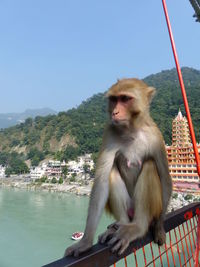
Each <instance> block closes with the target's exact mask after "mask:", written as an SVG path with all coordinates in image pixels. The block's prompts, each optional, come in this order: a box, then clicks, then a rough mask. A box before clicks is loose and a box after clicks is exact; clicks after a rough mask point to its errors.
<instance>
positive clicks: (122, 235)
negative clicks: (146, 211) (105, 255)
mask: <svg viewBox="0 0 200 267" xmlns="http://www.w3.org/2000/svg"><path fill="white" fill-rule="evenodd" d="M139 232H140V231H139V227H138V226H137V225H136V224H135V223H132V224H120V226H119V229H118V230H117V231H116V232H115V233H114V234H113V235H112V238H111V239H110V241H109V242H108V245H110V246H112V249H111V251H112V252H116V251H117V252H118V254H119V255H121V254H122V253H123V252H124V251H125V250H126V249H127V247H128V246H129V244H130V242H132V241H133V240H135V239H136V238H138V233H139Z"/></svg>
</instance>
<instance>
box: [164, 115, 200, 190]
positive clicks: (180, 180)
mask: <svg viewBox="0 0 200 267" xmlns="http://www.w3.org/2000/svg"><path fill="white" fill-rule="evenodd" d="M197 147H198V151H199V153H200V144H198V145H197ZM166 150H167V155H168V163H169V171H170V175H171V177H172V180H173V189H174V190H177V191H199V190H200V181H199V176H198V174H197V169H196V161H195V155H194V150H193V145H192V142H191V138H190V132H189V127H188V121H187V118H186V117H184V116H183V115H182V113H181V111H180V110H179V112H178V115H177V116H176V117H175V119H174V120H173V121H172V145H171V146H166Z"/></svg>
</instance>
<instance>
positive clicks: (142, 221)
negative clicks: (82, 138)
mask: <svg viewBox="0 0 200 267" xmlns="http://www.w3.org/2000/svg"><path fill="white" fill-rule="evenodd" d="M154 92H155V89H154V88H153V87H149V86H147V85H146V84H145V83H144V82H143V81H140V80H138V79H123V80H119V81H118V82H117V83H116V84H114V85H113V86H112V87H111V88H110V89H109V91H108V93H107V97H108V100H109V114H110V122H109V123H108V125H107V128H106V130H105V134H104V137H103V144H102V148H101V152H100V155H99V159H98V163H97V168H96V174H95V180H94V185H93V188H92V192H91V198H90V203H89V209H88V216H87V223H86V228H85V234H84V237H83V238H82V240H80V242H79V243H77V244H75V245H73V246H71V247H69V248H67V249H66V251H65V256H68V255H74V256H78V255H79V254H80V253H82V252H84V251H86V250H88V249H89V248H90V247H91V246H92V243H93V238H94V234H95V231H96V228H97V224H98V222H99V219H100V216H101V214H102V212H103V210H104V208H105V206H107V208H108V209H109V211H110V212H111V213H112V214H113V215H114V217H115V219H116V220H117V223H116V224H113V227H109V228H108V229H107V230H106V231H105V233H103V234H102V235H100V236H99V242H100V243H105V242H106V243H107V244H108V245H110V246H111V247H112V251H113V252H115V251H117V252H118V254H122V253H123V252H124V251H125V249H126V248H127V247H128V246H129V244H130V242H131V241H133V240H135V239H137V238H141V237H143V236H144V235H145V234H146V232H147V231H148V229H149V226H150V225H151V228H152V230H153V237H154V241H155V242H156V243H158V244H159V245H162V244H163V243H164V242H165V231H164V227H163V218H164V215H165V212H166V210H167V205H168V202H169V199H170V196H171V192H172V181H171V177H170V175H169V170H168V161H167V157H166V151H165V146H164V140H163V137H162V135H161V133H160V131H159V129H158V127H157V126H156V124H155V122H154V121H153V119H152V118H151V117H150V114H149V106H150V103H151V99H152V97H153V95H154ZM106 204H107V205H106Z"/></svg>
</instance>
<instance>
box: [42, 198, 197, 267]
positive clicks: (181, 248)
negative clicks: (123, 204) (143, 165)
mask: <svg viewBox="0 0 200 267" xmlns="http://www.w3.org/2000/svg"><path fill="white" fill-rule="evenodd" d="M164 226H165V231H166V233H167V240H166V244H165V245H163V246H161V247H159V246H157V245H156V244H154V243H153V237H152V234H151V232H148V233H147V235H146V236H145V237H144V238H142V239H138V240H135V241H134V242H132V243H131V244H130V246H129V247H128V249H127V250H126V251H125V253H124V254H123V255H122V256H120V257H119V256H117V255H116V254H113V253H111V252H110V248H109V247H107V246H103V245H100V244H96V245H94V246H93V247H92V249H91V250H90V251H88V252H87V253H84V254H83V255H81V256H80V258H74V257H67V258H62V259H60V260H58V261H55V262H53V263H50V264H47V265H45V266H43V267H108V266H113V264H114V267H121V266H125V267H128V266H130V267H131V266H138V267H143V266H144V267H147V266H163V267H166V266H169V267H171V266H191V267H193V266H195V267H197V266H200V255H199V249H200V202H197V203H192V204H190V205H188V206H186V207H184V208H181V209H179V210H176V211H174V212H171V213H169V214H167V215H166V219H165V224H164Z"/></svg>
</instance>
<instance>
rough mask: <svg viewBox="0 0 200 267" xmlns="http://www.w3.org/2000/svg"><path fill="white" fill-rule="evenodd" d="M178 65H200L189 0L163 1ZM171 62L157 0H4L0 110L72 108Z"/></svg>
mask: <svg viewBox="0 0 200 267" xmlns="http://www.w3.org/2000/svg"><path fill="white" fill-rule="evenodd" d="M167 5H168V11H169V16H170V19H171V23H172V28H173V33H174V38H175V41H176V46H177V50H178V55H179V61H180V64H181V66H189V67H193V68H196V69H198V70H199V69H200V50H199V48H200V23H196V22H195V20H194V18H193V17H192V15H193V14H194V11H193V9H192V7H191V6H190V3H189V0H176V1H175V0H173V1H172V0H167ZM172 67H174V61H173V57H172V52H171V46H170V42H169V38H168V32H167V28H166V24H165V18H164V13H163V9H162V1H161V0H152V1H147V0H146V1H136V0H101V1H97V0H85V1H84V0H57V1H56V0H54V1H53V0H28V1H27V0H17V1H16V0H1V1H0V99H1V100H0V101H1V104H0V113H4V112H21V111H24V110H25V109H26V108H40V107H50V108H53V109H55V110H57V111H61V110H67V109H69V108H71V107H76V106H77V105H79V104H80V103H81V102H82V101H83V100H85V99H87V98H88V97H90V96H92V95H93V94H95V93H99V92H104V91H105V90H106V89H107V88H108V87H109V86H110V85H111V84H112V83H114V82H115V81H116V79H117V78H123V77H139V78H144V77H146V76H147V75H150V74H152V73H157V72H160V71H161V70H165V69H171V68H172Z"/></svg>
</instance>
